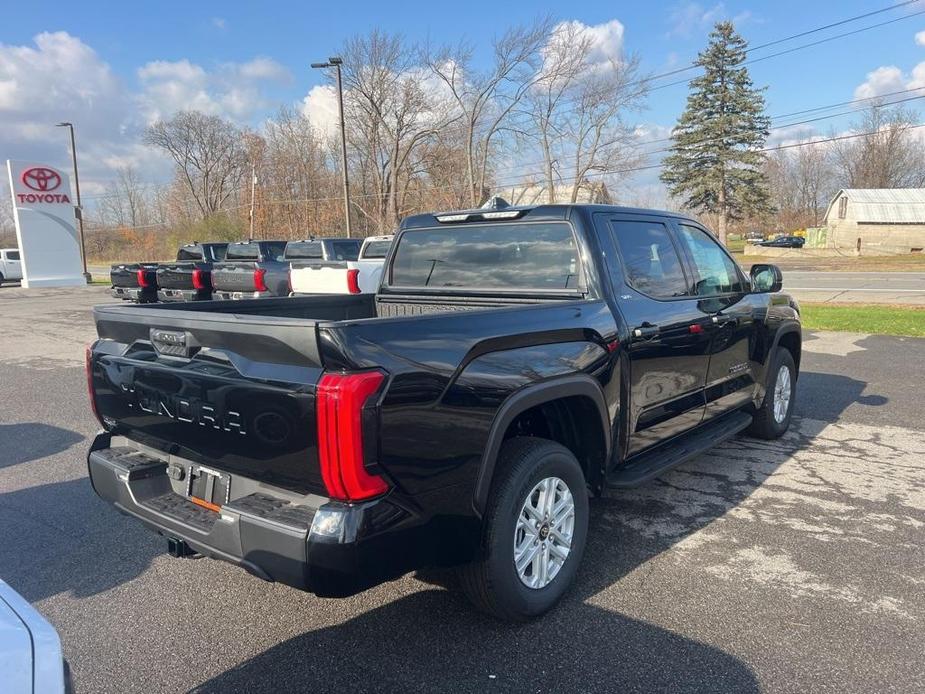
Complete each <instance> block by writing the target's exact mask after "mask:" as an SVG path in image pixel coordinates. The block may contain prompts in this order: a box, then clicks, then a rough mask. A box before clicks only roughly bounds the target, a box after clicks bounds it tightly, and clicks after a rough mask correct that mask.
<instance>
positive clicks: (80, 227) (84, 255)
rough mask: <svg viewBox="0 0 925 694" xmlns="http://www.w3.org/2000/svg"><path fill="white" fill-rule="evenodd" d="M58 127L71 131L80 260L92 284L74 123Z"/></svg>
mask: <svg viewBox="0 0 925 694" xmlns="http://www.w3.org/2000/svg"><path fill="white" fill-rule="evenodd" d="M56 127H58V128H68V129H69V130H70V131H71V161H72V162H73V163H74V187H75V188H76V189H77V208H76V210H75V215H76V217H77V227H78V230H79V231H80V261H81V262H82V263H83V266H84V279H85V280H86V281H87V284H90V280H91V278H90V273H89V272H87V249H86V247H85V246H84V215H83V208H82V207H81V206H80V178H78V176H77V143H76V141H75V140H74V124H73V123H68V122H67V121H63V122H61V123H58V124H57V126H56Z"/></svg>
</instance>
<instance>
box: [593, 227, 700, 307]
mask: <svg viewBox="0 0 925 694" xmlns="http://www.w3.org/2000/svg"><path fill="white" fill-rule="evenodd" d="M611 229H612V232H613V239H614V243H616V244H617V248H618V249H619V250H620V256H621V258H622V261H623V275H624V279H625V281H626V283H627V284H628V285H629V286H631V287H632V288H633V289H635V290H636V291H639V292H642V293H643V294H645V295H647V296H651V297H653V298H655V299H672V298H676V297H682V296H688V295H689V293H690V292H689V289H688V281H687V278H686V277H685V275H684V269H683V266H682V265H681V257H680V255H679V254H678V250H677V249H676V248H675V245H674V243H673V242H672V240H671V233H670V232H669V230H668V227H667V226H666V225H665V224H664V223H662V222H655V221H653V222H648V221H636V220H625V221H624V220H615V221H613V222H611Z"/></svg>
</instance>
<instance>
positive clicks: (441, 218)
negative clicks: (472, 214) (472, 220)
mask: <svg viewBox="0 0 925 694" xmlns="http://www.w3.org/2000/svg"><path fill="white" fill-rule="evenodd" d="M467 219H469V215H467V214H438V215H437V221H438V222H441V223H444V224H445V223H447V222H465V221H466V220H467Z"/></svg>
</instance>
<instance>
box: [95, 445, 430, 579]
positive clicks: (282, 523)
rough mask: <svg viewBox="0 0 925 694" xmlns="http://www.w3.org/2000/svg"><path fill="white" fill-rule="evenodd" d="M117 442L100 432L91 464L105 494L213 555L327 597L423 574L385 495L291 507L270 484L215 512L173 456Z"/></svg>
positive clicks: (309, 500) (402, 517)
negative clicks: (174, 470)
mask: <svg viewBox="0 0 925 694" xmlns="http://www.w3.org/2000/svg"><path fill="white" fill-rule="evenodd" d="M111 444H112V440H111V436H110V434H108V433H105V432H104V433H100V434H99V435H97V437H96V439H95V440H94V442H93V445H92V446H91V449H90V453H89V455H88V458H87V465H88V468H89V473H90V482H91V484H92V485H93V489H94V491H95V492H96V493H97V495H99V496H100V497H101V498H102V499H104V500H106V501H109V502H110V503H112V504H113V505H115V506H116V508H117V509H119V510H120V511H122V512H123V513H125V514H127V515H129V516H132V517H134V518H137V519H138V520H140V521H141V522H142V523H144V524H145V525H146V526H147V527H148V528H149V529H151V530H154V531H155V532H157V533H160V534H161V535H164V536H165V537H167V538H175V539H179V540H183V541H184V542H186V544H187V545H189V547H191V548H192V549H193V550H195V551H196V552H198V553H200V554H202V555H204V556H208V557H211V558H213V559H221V560H223V561H227V562H230V563H232V564H236V565H238V566H240V567H242V568H244V569H245V570H246V571H248V572H249V573H251V574H253V575H255V576H257V577H259V578H262V579H264V580H267V581H278V582H280V583H284V584H286V585H289V586H292V587H294V588H298V589H300V590H306V591H309V592H312V593H315V594H316V595H319V596H322V597H344V596H348V595H353V594H355V593H358V592H360V591H362V590H365V589H367V588H369V587H371V586H373V585H376V584H378V583H381V582H383V581H385V580H389V579H392V578H396V577H398V576H400V575H401V574H403V573H406V572H407V571H409V570H410V569H411V568H414V567H413V566H411V565H409V564H408V563H407V561H406V559H403V558H407V557H408V552H407V546H404V547H403V545H404V543H405V542H406V541H407V538H403V537H402V534H403V533H402V532H401V531H400V527H401V526H402V525H403V524H405V523H407V521H408V520H409V517H408V515H407V513H404V512H403V511H402V509H400V508H398V507H396V506H394V505H392V504H391V503H389V502H388V501H387V499H385V498H382V499H376V500H373V501H369V502H365V503H360V504H345V503H340V502H332V501H329V500H328V499H325V498H322V497H318V496H313V495H308V496H305V497H300V498H299V499H298V500H297V501H292V500H290V499H286V498H284V497H283V496H282V495H280V496H273V495H272V493H270V492H267V491H266V489H265V488H261V490H260V491H259V492H257V493H252V494H248V495H246V496H244V497H240V498H236V499H233V500H231V501H229V502H227V503H225V504H224V505H222V507H221V510H220V511H219V512H214V511H210V510H207V509H204V508H202V507H200V506H198V505H196V504H194V503H193V502H191V501H190V500H189V499H188V498H187V497H186V496H184V495H182V494H180V493H177V492H176V491H175V490H176V485H177V484H181V486H182V483H177V482H172V481H171V480H170V478H169V477H168V476H167V465H168V463H167V460H166V456H165V457H164V458H161V457H159V456H157V455H156V454H150V453H148V452H143V451H140V450H138V449H137V448H135V447H133V446H122V445H119V446H115V447H113V446H112V445H111ZM170 462H171V463H172V464H173V463H176V462H177V459H176V458H172V459H171V461H170ZM232 486H234V482H232ZM396 531H397V532H396ZM403 549H404V550H405V551H402V550H403Z"/></svg>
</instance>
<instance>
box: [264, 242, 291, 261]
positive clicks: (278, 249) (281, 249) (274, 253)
mask: <svg viewBox="0 0 925 694" xmlns="http://www.w3.org/2000/svg"><path fill="white" fill-rule="evenodd" d="M263 248H264V251H265V253H264V258H266V259H267V260H282V259H283V257H284V256H285V254H286V242H285V241H270V242H269V243H267V244H264V247H263Z"/></svg>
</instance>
